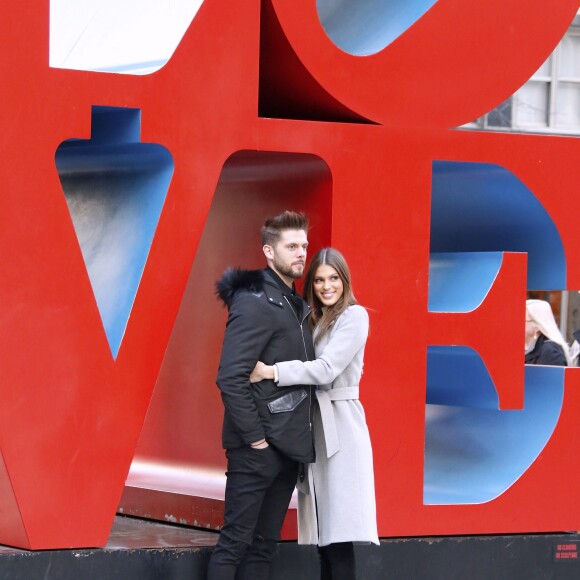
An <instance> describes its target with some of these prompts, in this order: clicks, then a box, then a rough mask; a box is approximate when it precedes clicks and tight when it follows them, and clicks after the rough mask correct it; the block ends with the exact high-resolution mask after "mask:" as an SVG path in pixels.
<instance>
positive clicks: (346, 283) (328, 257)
mask: <svg viewBox="0 0 580 580" xmlns="http://www.w3.org/2000/svg"><path fill="white" fill-rule="evenodd" d="M323 265H327V266H330V267H331V268H334V269H335V270H336V273H337V274H338V275H339V277H340V279H341V280H342V285H343V292H342V296H341V297H340V298H339V299H338V301H337V303H336V304H333V305H332V306H329V307H327V308H325V309H324V310H323V309H322V306H323V305H322V303H321V302H320V300H318V298H317V297H316V295H315V293H314V278H315V277H316V271H317V270H318V268H319V267H320V266H323ZM304 298H305V300H306V302H308V304H310V306H312V307H313V308H314V311H313V312H312V314H311V315H310V317H309V319H308V324H309V325H310V328H311V329H314V328H316V327H318V332H317V334H316V342H319V341H320V339H321V338H322V337H323V336H324V335H325V334H326V333H327V332H329V330H330V329H331V328H332V325H333V324H334V323H335V322H336V319H337V318H338V317H339V316H340V315H341V314H342V313H343V312H344V311H345V310H346V309H347V308H348V307H349V306H352V305H353V304H357V301H356V298H355V297H354V294H353V291H352V284H351V282H350V270H349V269H348V264H347V263H346V260H345V259H344V256H343V255H342V254H341V253H340V252H339V251H338V250H335V249H334V248H323V249H322V250H320V251H318V252H316V254H315V255H314V257H313V258H312V260H311V262H310V266H309V267H308V272H307V273H306V278H305V280H304Z"/></svg>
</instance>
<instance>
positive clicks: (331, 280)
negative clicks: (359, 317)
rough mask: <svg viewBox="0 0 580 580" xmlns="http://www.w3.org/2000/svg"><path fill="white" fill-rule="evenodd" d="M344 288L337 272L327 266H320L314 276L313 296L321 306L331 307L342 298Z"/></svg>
mask: <svg viewBox="0 0 580 580" xmlns="http://www.w3.org/2000/svg"><path fill="white" fill-rule="evenodd" d="M343 290H344V287H343V284H342V280H341V278H340V276H339V275H338V272H337V271H336V270H335V269H334V268H333V267H332V266H328V265H327V264H321V265H320V266H319V267H318V269H317V270H316V273H315V274H314V295H315V296H316V298H318V300H320V303H321V304H322V305H323V306H333V305H334V304H336V303H337V302H338V301H339V300H340V297H341V296H342V293H343Z"/></svg>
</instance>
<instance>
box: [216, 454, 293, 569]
mask: <svg viewBox="0 0 580 580" xmlns="http://www.w3.org/2000/svg"><path fill="white" fill-rule="evenodd" d="M226 456H227V459H228V468H227V472H226V475H227V483H226V498H225V516H224V526H223V528H222V531H221V534H220V538H219V540H218V543H217V545H216V547H215V548H214V551H213V553H212V556H211V559H210V562H209V567H208V576H207V578H208V580H234V579H235V580H268V577H269V574H270V563H271V561H272V558H273V557H274V554H275V553H276V548H277V545H278V541H279V540H280V528H281V527H282V523H283V522H284V517H285V515H286V511H287V509H288V504H289V503H290V498H291V497H292V492H293V491H294V486H295V485H296V477H297V475H298V463H297V462H296V461H293V460H292V459H289V458H288V457H286V456H285V455H282V454H281V453H279V452H278V451H276V450H275V449H274V448H273V447H272V446H270V447H267V448H266V449H252V448H251V447H249V446H246V447H241V448H239V449H228V450H227V451H226ZM236 572H237V574H236Z"/></svg>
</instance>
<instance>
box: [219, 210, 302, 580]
mask: <svg viewBox="0 0 580 580" xmlns="http://www.w3.org/2000/svg"><path fill="white" fill-rule="evenodd" d="M307 230H308V220H307V218H306V216H305V215H304V214H300V213H296V212H290V211H286V212H283V213H282V214H280V215H277V216H275V217H273V218H270V219H268V220H266V222H265V223H264V225H263V227H262V244H263V251H264V255H265V256H266V261H267V264H268V266H267V268H266V269H265V270H254V271H244V270H228V271H227V272H226V273H225V274H224V276H223V278H222V279H221V280H220V281H219V282H218V283H217V284H216V288H217V293H218V296H219V297H220V298H221V299H222V300H223V301H224V303H225V304H226V305H227V306H228V309H229V314H228V321H227V325H226V333H225V337H224V342H223V347H222V355H221V360H220V366H219V370H218V376H217V384H218V387H219V388H220V390H221V395H222V400H223V403H224V407H225V415H224V424H223V432H222V442H223V446H224V448H225V449H226V456H227V460H228V466H227V484H226V498H225V520H224V526H223V528H222V531H221V534H220V538H219V541H218V544H217V546H216V547H215V549H214V551H213V554H212V557H211V559H210V564H209V569H208V580H226V579H227V580H234V578H236V579H237V580H267V578H268V577H269V572H270V563H271V560H272V558H273V556H274V554H275V552H276V548H277V543H278V541H279V539H280V528H281V527H282V523H283V521H284V516H285V515H286V511H287V509H288V504H289V503H290V498H291V496H292V492H293V490H294V486H295V483H296V479H297V476H298V470H299V464H300V463H302V462H304V463H309V462H312V461H314V445H313V440H312V423H311V418H312V405H313V400H314V397H313V386H312V385H296V386H292V387H284V388H280V387H277V386H276V384H275V383H274V381H268V380H264V381H261V382H260V383H257V384H255V385H251V384H250V381H249V376H250V374H251V372H252V370H253V368H254V366H255V365H256V362H257V361H258V360H261V361H263V362H265V363H266V364H269V365H271V364H274V363H275V362H278V361H283V360H302V361H306V360H312V359H314V347H313V343H312V336H311V334H310V330H309V328H308V324H307V323H306V319H307V317H308V315H309V313H310V309H309V307H308V305H307V304H306V303H305V302H304V301H303V300H302V299H301V298H300V297H299V296H298V295H297V294H296V291H295V289H294V280H295V279H296V278H300V277H301V276H302V275H303V273H304V267H305V262H306V249H307V246H308V238H307ZM236 573H237V575H236Z"/></svg>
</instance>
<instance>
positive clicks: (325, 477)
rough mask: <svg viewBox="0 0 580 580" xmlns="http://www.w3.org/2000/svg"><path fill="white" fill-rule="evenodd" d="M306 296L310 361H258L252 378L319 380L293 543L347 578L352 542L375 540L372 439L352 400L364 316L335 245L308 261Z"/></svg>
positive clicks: (326, 575) (281, 382)
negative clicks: (312, 457)
mask: <svg viewBox="0 0 580 580" xmlns="http://www.w3.org/2000/svg"><path fill="white" fill-rule="evenodd" d="M304 298H305V300H306V301H307V302H308V304H310V305H311V306H312V305H313V306H314V310H313V311H312V313H311V314H310V317H309V323H310V325H311V327H312V328H313V335H314V345H315V351H316V360H314V361H309V362H301V361H287V362H280V363H277V364H276V365H274V366H267V365H264V364H262V363H261V362H259V363H258V364H257V365H256V368H255V369H254V372H253V373H252V375H251V377H250V381H251V382H253V383H255V382H258V381H260V380H263V379H273V380H275V381H277V383H278V386H280V387H286V386H290V385H294V384H317V385H319V386H318V389H317V398H318V402H319V408H317V410H316V413H315V415H314V421H313V425H314V441H315V448H316V463H314V464H311V465H308V468H307V473H306V475H307V477H306V478H305V481H304V484H308V485H301V484H299V485H298V541H299V542H300V543H301V544H317V545H318V546H319V552H320V556H321V571H322V574H321V578H323V579H325V580H326V579H333V580H339V579H345V580H346V579H348V580H352V579H353V578H355V577H356V576H355V562H354V550H353V542H364V543H369V542H372V543H374V544H378V543H379V541H378V537H377V524H376V508H375V491H374V476H373V461H372V449H371V442H370V437H369V432H368V428H367V425H366V421H365V414H364V410H363V408H362V405H361V404H360V401H359V400H358V390H359V388H358V385H359V380H360V377H361V375H362V369H363V353H364V348H365V343H366V340H367V335H368V329H369V319H368V314H367V311H366V310H365V309H364V308H363V307H362V306H359V305H358V304H357V302H356V300H355V297H354V294H353V292H352V287H351V282H350V272H349V269H348V266H347V264H346V261H345V259H344V257H343V256H342V254H340V252H338V251H337V250H334V249H333V248H325V249H323V250H320V251H319V252H318V253H317V254H316V255H315V256H314V258H313V259H312V262H311V263H310V267H309V269H308V273H307V274H306V280H305V296H304Z"/></svg>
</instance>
